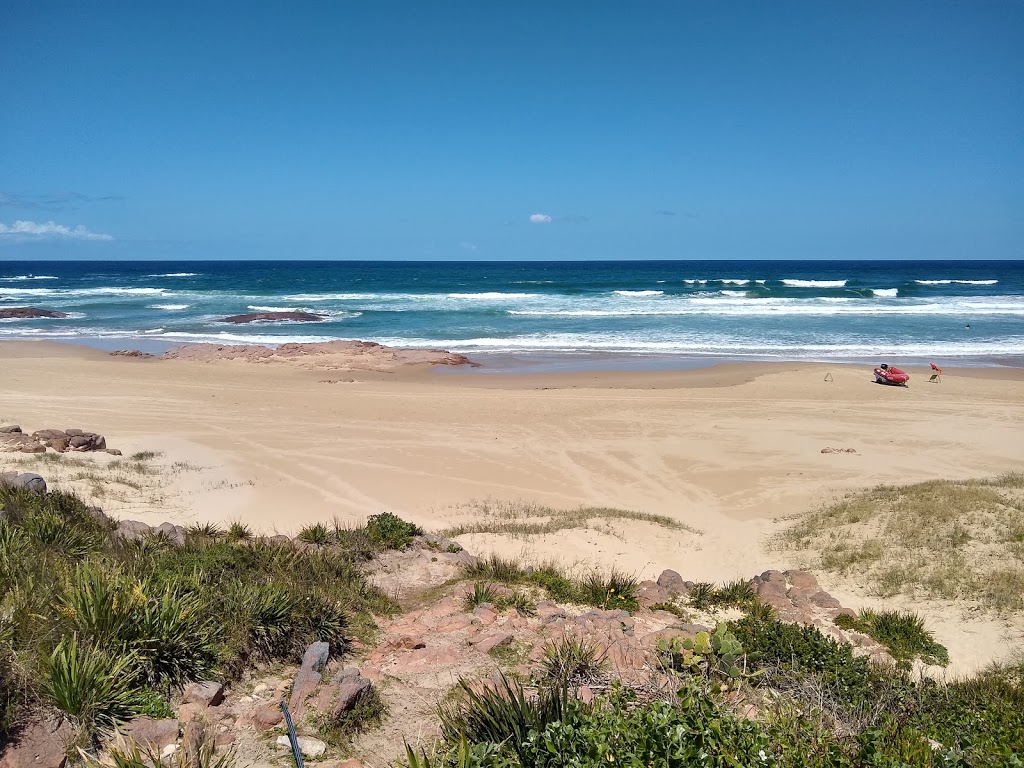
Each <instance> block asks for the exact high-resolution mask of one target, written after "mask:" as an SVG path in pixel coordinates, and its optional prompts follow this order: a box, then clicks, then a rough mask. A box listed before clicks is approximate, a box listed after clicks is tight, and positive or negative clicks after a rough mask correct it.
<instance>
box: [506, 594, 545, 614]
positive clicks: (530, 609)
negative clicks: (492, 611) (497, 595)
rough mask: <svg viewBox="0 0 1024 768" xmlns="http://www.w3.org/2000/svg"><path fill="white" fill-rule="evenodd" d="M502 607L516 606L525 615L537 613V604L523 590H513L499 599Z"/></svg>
mask: <svg viewBox="0 0 1024 768" xmlns="http://www.w3.org/2000/svg"><path fill="white" fill-rule="evenodd" d="M498 605H499V607H501V608H515V609H516V610H517V611H519V613H520V614H522V615H523V616H534V615H536V613H537V605H536V604H535V603H534V602H533V600H531V599H530V598H529V597H528V596H527V595H524V594H523V593H522V592H513V593H512V594H511V595H509V596H508V597H505V598H501V599H500V600H499V601H498Z"/></svg>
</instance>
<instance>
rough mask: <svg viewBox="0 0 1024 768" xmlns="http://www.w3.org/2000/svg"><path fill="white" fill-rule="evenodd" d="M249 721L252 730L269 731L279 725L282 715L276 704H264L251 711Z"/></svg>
mask: <svg viewBox="0 0 1024 768" xmlns="http://www.w3.org/2000/svg"><path fill="white" fill-rule="evenodd" d="M250 719H251V720H252V726H253V728H255V729H256V730H257V731H261V732H262V731H269V730H270V729H271V728H276V727H277V726H278V725H280V724H281V722H282V721H283V720H284V713H283V712H282V711H281V707H280V705H278V704H264V705H263V706H261V707H257V708H256V709H255V710H254V711H253V713H252V715H250Z"/></svg>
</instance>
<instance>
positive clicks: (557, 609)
mask: <svg viewBox="0 0 1024 768" xmlns="http://www.w3.org/2000/svg"><path fill="white" fill-rule="evenodd" d="M537 615H538V616H539V617H540V619H541V621H543V622H544V623H545V624H549V623H551V622H552V621H557V620H558V619H564V618H565V616H566V614H565V609H564V608H562V607H561V606H559V605H555V604H554V603H552V602H550V601H548V600H542V601H541V602H539V603H537Z"/></svg>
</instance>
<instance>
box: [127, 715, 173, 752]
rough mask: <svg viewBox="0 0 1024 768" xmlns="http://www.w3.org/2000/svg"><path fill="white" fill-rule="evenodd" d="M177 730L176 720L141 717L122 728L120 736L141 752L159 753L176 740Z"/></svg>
mask: <svg viewBox="0 0 1024 768" xmlns="http://www.w3.org/2000/svg"><path fill="white" fill-rule="evenodd" d="M179 730H180V728H179V725H178V721H177V719H176V718H171V717H168V718H163V719H160V720H157V719H156V718H152V717H149V716H148V715H143V716H142V717H137V718H135V719H134V720H132V721H131V722H130V723H128V724H127V725H124V726H122V727H121V734H122V735H123V736H124V737H125V738H126V739H130V740H131V741H134V742H135V743H136V744H138V745H139V747H141V748H142V749H143V750H146V749H151V750H156V751H159V750H162V749H163V748H164V747H166V746H167V745H168V744H173V743H174V742H176V741H177V740H178V731H179Z"/></svg>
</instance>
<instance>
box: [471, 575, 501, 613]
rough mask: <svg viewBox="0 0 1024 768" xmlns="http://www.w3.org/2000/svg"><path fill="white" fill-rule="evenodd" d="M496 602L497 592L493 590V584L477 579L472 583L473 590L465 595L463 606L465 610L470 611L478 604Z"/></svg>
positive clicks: (492, 603)
mask: <svg viewBox="0 0 1024 768" xmlns="http://www.w3.org/2000/svg"><path fill="white" fill-rule="evenodd" d="M496 602H498V593H497V592H496V591H495V589H494V585H493V584H486V583H484V582H480V581H478V582H477V583H476V584H474V585H473V591H472V592H470V593H469V594H468V595H466V602H465V606H464V607H465V609H466V610H467V611H472V610H473V609H474V608H476V607H477V606H478V605H483V604H484V603H490V604H491V605H494V604H495V603H496Z"/></svg>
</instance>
